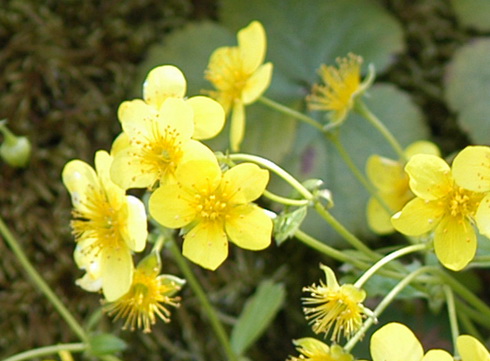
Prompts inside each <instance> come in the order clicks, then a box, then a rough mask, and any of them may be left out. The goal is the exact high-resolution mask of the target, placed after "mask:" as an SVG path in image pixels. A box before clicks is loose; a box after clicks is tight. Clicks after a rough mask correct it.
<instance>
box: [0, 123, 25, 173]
mask: <svg viewBox="0 0 490 361" xmlns="http://www.w3.org/2000/svg"><path fill="white" fill-rule="evenodd" d="M0 133H2V135H3V142H2V144H1V145H0V157H2V159H3V160H4V161H5V162H7V164H9V165H10V166H12V167H18V168H23V167H25V166H26V165H27V163H29V160H30V159H31V148H32V147H31V142H29V139H27V137H23V136H17V135H15V134H14V133H12V132H11V131H10V130H9V129H8V128H7V121H6V120H0Z"/></svg>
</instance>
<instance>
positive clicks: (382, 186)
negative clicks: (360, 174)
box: [366, 154, 408, 192]
mask: <svg viewBox="0 0 490 361" xmlns="http://www.w3.org/2000/svg"><path fill="white" fill-rule="evenodd" d="M366 173H367V176H368V178H369V180H370V181H371V183H372V184H373V185H374V186H375V187H376V188H378V189H379V190H382V191H386V192H392V191H393V190H395V189H397V188H400V187H406V188H407V189H408V175H407V174H406V173H405V171H404V169H403V166H402V165H401V164H400V163H399V162H396V161H394V160H392V159H389V158H385V157H381V156H379V155H377V154H375V155H372V156H370V157H369V159H368V161H367V163H366Z"/></svg>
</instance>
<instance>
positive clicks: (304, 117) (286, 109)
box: [259, 96, 323, 132]
mask: <svg viewBox="0 0 490 361" xmlns="http://www.w3.org/2000/svg"><path fill="white" fill-rule="evenodd" d="M259 101H260V102H261V103H262V104H265V105H267V106H269V107H271V108H272V109H274V110H277V111H278V112H280V113H283V114H285V115H288V116H290V117H293V118H295V119H298V120H300V121H302V122H304V123H306V124H309V125H311V126H313V127H314V128H316V129H318V130H320V131H321V132H323V125H321V124H320V123H318V122H317V121H316V120H315V119H313V118H311V117H309V116H307V115H305V114H303V113H300V112H298V111H296V110H294V109H291V108H289V107H287V106H285V105H282V104H279V103H278V102H275V101H274V100H272V99H269V98H266V97H264V96H262V97H260V98H259Z"/></svg>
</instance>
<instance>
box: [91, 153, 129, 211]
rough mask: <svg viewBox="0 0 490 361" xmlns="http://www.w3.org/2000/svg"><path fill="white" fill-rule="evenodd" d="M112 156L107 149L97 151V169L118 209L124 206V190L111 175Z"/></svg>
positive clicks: (110, 199)
mask: <svg viewBox="0 0 490 361" xmlns="http://www.w3.org/2000/svg"><path fill="white" fill-rule="evenodd" d="M111 166H112V157H111V156H110V155H109V153H107V152H106V151H105V150H99V151H97V153H95V170H96V172H97V175H98V177H99V179H100V180H101V182H102V185H103V187H104V189H105V191H106V194H107V196H108V198H109V202H110V203H111V204H112V206H114V207H115V208H116V209H117V208H119V207H121V206H122V202H123V199H124V190H123V189H122V188H121V187H119V186H117V185H116V184H114V183H113V181H112V180H111V176H110V173H111V172H110V171H111Z"/></svg>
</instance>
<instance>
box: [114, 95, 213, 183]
mask: <svg viewBox="0 0 490 361" xmlns="http://www.w3.org/2000/svg"><path fill="white" fill-rule="evenodd" d="M118 115H119V119H120V121H121V124H122V128H123V130H124V133H125V136H124V137H122V138H118V139H123V140H124V139H126V140H125V142H127V143H128V144H129V146H118V147H117V148H118V149H117V151H116V152H114V162H113V164H112V167H111V177H112V180H113V181H114V182H115V183H116V184H117V185H119V186H120V187H121V188H124V189H128V188H145V187H149V188H151V187H153V186H154V185H155V184H156V183H157V182H159V183H160V184H164V183H166V182H168V181H170V180H173V179H174V173H175V171H176V169H177V167H178V165H179V164H181V163H184V162H186V161H189V160H193V159H211V160H212V159H214V158H215V156H214V154H213V152H212V151H211V150H210V149H209V148H208V147H206V146H205V145H204V144H202V143H201V142H199V141H197V140H194V139H191V138H192V136H193V134H194V121H193V119H194V118H193V117H194V111H193V108H192V107H191V106H190V105H189V102H188V101H184V100H183V99H178V98H173V97H169V98H167V99H165V100H164V101H163V103H162V104H161V106H160V108H158V109H156V108H154V107H150V106H148V105H147V104H146V103H145V102H143V101H142V100H133V101H131V102H124V103H122V104H121V106H120V107H119V114H118Z"/></svg>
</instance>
